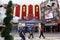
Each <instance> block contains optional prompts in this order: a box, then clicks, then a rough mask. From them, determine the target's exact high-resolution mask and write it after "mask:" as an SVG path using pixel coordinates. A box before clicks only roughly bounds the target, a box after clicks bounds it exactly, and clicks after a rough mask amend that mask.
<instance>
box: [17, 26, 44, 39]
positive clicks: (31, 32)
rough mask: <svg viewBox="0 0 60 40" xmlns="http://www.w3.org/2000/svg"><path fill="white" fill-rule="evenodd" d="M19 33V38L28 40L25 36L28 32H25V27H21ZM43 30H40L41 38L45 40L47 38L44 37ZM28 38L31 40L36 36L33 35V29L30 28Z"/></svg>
mask: <svg viewBox="0 0 60 40" xmlns="http://www.w3.org/2000/svg"><path fill="white" fill-rule="evenodd" d="M18 31H19V36H20V37H21V40H26V38H25V34H26V31H25V28H23V27H19V29H18ZM43 32H44V31H43V28H41V29H40V35H39V38H41V36H42V37H43V38H44V39H45V36H44V35H43ZM28 33H29V35H28V38H29V39H30V38H31V37H32V38H34V35H33V27H30V26H29V28H28Z"/></svg>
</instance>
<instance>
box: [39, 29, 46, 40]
mask: <svg viewBox="0 0 60 40" xmlns="http://www.w3.org/2000/svg"><path fill="white" fill-rule="evenodd" d="M43 32H44V30H43V28H41V30H40V35H39V38H41V36H42V37H43V38H44V39H45V36H44V35H43Z"/></svg>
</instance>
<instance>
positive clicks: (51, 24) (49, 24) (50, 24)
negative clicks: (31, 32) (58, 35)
mask: <svg viewBox="0 0 60 40" xmlns="http://www.w3.org/2000/svg"><path fill="white" fill-rule="evenodd" d="M56 25H58V23H46V24H45V26H56Z"/></svg>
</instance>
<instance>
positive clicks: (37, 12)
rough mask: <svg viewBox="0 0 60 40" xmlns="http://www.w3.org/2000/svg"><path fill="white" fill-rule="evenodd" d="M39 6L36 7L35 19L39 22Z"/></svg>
mask: <svg viewBox="0 0 60 40" xmlns="http://www.w3.org/2000/svg"><path fill="white" fill-rule="evenodd" d="M39 15H40V14H39V6H38V5H35V19H37V20H39Z"/></svg>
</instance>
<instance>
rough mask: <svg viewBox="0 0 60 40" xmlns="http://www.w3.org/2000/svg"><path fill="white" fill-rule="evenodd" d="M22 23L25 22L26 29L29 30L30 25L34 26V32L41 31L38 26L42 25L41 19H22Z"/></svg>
mask: <svg viewBox="0 0 60 40" xmlns="http://www.w3.org/2000/svg"><path fill="white" fill-rule="evenodd" d="M20 23H21V24H23V23H24V24H25V26H24V28H25V29H26V31H27V30H28V28H29V27H32V28H33V31H34V32H38V31H39V30H38V28H39V27H41V26H40V24H39V21H37V20H25V21H20ZM22 26H23V25H22Z"/></svg>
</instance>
